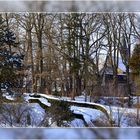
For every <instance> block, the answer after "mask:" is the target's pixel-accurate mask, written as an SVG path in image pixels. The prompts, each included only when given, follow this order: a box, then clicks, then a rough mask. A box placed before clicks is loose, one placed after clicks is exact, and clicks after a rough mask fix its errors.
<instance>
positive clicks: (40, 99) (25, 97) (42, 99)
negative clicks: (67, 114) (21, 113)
mask: <svg viewBox="0 0 140 140" xmlns="http://www.w3.org/2000/svg"><path fill="white" fill-rule="evenodd" d="M24 99H25V101H26V102H28V101H29V100H30V99H37V100H39V101H40V102H41V103H42V104H44V105H46V106H51V103H49V102H48V100H47V99H45V98H43V97H41V98H36V97H30V96H29V94H25V93H24Z"/></svg>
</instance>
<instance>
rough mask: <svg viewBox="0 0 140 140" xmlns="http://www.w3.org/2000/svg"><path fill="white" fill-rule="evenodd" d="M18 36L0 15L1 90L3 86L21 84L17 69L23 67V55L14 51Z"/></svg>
mask: <svg viewBox="0 0 140 140" xmlns="http://www.w3.org/2000/svg"><path fill="white" fill-rule="evenodd" d="M17 45H18V43H16V37H15V34H14V33H13V31H12V30H10V28H9V27H8V26H7V25H6V23H5V20H4V19H3V17H2V14H1V15H0V91H1V88H9V87H15V86H19V81H18V75H17V70H19V69H20V68H21V67H22V59H23V56H21V55H20V54H18V53H16V52H15V51H13V49H12V47H17Z"/></svg>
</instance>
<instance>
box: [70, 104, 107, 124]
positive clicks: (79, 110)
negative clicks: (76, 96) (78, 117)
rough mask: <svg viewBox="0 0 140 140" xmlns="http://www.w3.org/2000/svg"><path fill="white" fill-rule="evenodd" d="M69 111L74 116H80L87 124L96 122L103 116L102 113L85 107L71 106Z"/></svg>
mask: <svg viewBox="0 0 140 140" xmlns="http://www.w3.org/2000/svg"><path fill="white" fill-rule="evenodd" d="M70 109H71V111H73V112H74V113H76V114H82V115H83V117H84V119H85V121H86V122H87V123H90V122H91V121H93V120H96V119H97V118H99V117H100V116H103V115H105V114H104V113H103V112H101V111H99V110H97V109H91V108H87V107H78V106H71V107H70Z"/></svg>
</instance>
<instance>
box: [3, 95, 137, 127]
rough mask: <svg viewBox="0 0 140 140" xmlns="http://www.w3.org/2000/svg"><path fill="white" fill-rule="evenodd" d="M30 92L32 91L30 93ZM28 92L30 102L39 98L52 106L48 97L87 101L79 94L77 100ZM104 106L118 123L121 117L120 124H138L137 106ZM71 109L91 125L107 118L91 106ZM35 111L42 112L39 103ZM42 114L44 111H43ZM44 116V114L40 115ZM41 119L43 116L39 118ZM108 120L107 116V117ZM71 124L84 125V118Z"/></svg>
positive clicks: (72, 107)
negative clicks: (32, 94)
mask: <svg viewBox="0 0 140 140" xmlns="http://www.w3.org/2000/svg"><path fill="white" fill-rule="evenodd" d="M29 94H30V93H29ZM29 94H28V93H25V94H24V98H25V100H26V101H27V102H28V100H29V99H38V100H39V101H40V102H41V103H43V104H44V105H47V106H51V104H50V103H49V101H48V100H47V99H46V98H48V99H54V100H62V101H64V100H66V101H68V102H73V103H75V102H77V103H85V102H84V96H79V97H76V98H75V100H71V99H70V98H67V97H62V98H60V97H58V98H57V97H54V96H51V95H44V94H39V95H41V97H40V98H34V97H30V96H29ZM5 97H6V98H7V99H9V100H11V99H12V97H11V98H10V96H9V95H8V94H5ZM86 103H87V104H94V105H95V104H96V105H100V104H97V103H91V102H86ZM100 106H102V107H104V108H106V109H107V110H108V112H110V114H111V115H112V118H113V120H115V122H116V123H118V119H119V118H120V126H121V127H129V126H137V125H136V124H135V119H136V118H135V116H136V112H137V110H136V109H135V108H122V107H115V106H105V105H100ZM70 109H71V110H72V111H73V112H74V113H77V114H81V115H83V117H84V119H85V121H86V122H87V123H88V124H90V126H94V124H93V123H92V122H93V121H94V120H96V119H99V118H100V117H101V116H102V118H105V117H106V116H105V114H104V113H103V112H101V111H99V110H97V109H92V108H89V107H79V106H76V105H75V106H74V105H72V106H70ZM33 110H34V111H33V112H36V113H37V114H40V113H41V112H42V109H41V108H40V107H38V106H37V105H36V106H34V109H33ZM41 114H42V113H41ZM40 116H42V115H40ZM39 119H41V118H39ZM105 120H106V118H105ZM70 126H72V127H77V126H79V127H84V124H83V122H82V120H79V119H74V120H73V121H72V122H71V124H70Z"/></svg>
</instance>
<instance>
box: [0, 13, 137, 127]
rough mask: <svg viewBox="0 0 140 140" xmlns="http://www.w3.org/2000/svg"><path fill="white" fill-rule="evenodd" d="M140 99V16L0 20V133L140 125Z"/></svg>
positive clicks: (63, 15)
mask: <svg viewBox="0 0 140 140" xmlns="http://www.w3.org/2000/svg"><path fill="white" fill-rule="evenodd" d="M139 96H140V15H139V14H138V13H137V14H136V13H28V12H26V13H18V12H16V13H1V14H0V127H132V126H133V127H136V126H140V116H139V115H140V111H139V108H140V101H139Z"/></svg>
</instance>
